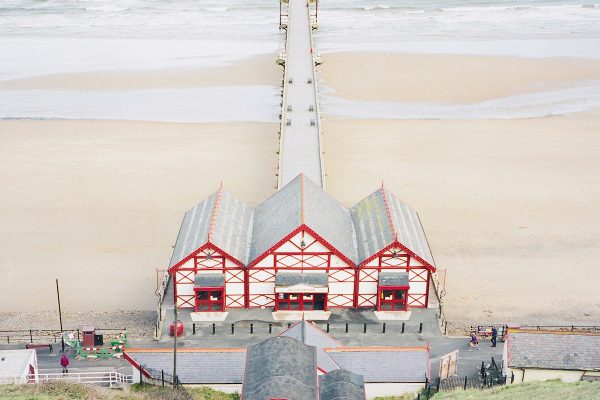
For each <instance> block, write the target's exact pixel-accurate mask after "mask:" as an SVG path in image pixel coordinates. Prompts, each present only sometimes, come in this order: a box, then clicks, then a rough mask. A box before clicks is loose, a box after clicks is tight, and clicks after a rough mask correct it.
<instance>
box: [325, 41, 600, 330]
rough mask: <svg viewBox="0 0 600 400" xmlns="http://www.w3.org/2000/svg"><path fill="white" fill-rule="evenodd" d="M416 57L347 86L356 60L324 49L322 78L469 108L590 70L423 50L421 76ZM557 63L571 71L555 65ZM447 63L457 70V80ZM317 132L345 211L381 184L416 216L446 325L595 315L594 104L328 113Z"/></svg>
mask: <svg viewBox="0 0 600 400" xmlns="http://www.w3.org/2000/svg"><path fill="white" fill-rule="evenodd" d="M362 56H366V54H362ZM369 56H371V55H369ZM345 57H346V58H345ZM378 57H384V56H383V55H379V56H378ZM419 58H421V56H408V55H400V54H397V55H389V60H390V61H389V63H385V67H382V66H381V65H379V64H378V67H377V68H378V69H379V71H378V72H379V73H377V74H369V75H368V76H369V79H364V78H363V80H362V81H360V84H355V85H349V82H352V81H353V80H354V79H356V78H357V74H359V73H360V71H361V70H362V69H363V68H364V64H361V63H366V61H364V62H361V61H360V60H361V59H364V60H366V57H364V58H361V54H360V53H354V54H351V53H349V54H346V55H343V54H331V55H327V56H325V57H324V65H323V68H322V69H321V77H322V80H323V81H324V84H325V85H326V86H330V87H332V88H333V89H335V90H336V92H335V93H334V94H333V95H339V96H345V97H348V98H351V99H358V100H371V99H386V100H389V101H448V102H469V101H478V100H484V99H487V98H494V97H496V96H499V95H510V94H513V93H519V92H523V91H527V90H529V91H531V90H539V88H545V87H556V86H565V85H573V84H577V83H578V82H581V81H584V80H587V79H595V77H597V75H596V74H597V73H598V71H599V70H598V64H597V62H592V61H588V60H571V59H568V60H530V59H515V58H510V57H509V58H506V57H492V58H489V59H488V58H485V57H483V58H482V57H470V56H466V57H462V56H431V57H424V61H423V62H424V63H428V64H429V67H428V68H425V69H421V70H419V69H418V68H415V65H417V64H418V63H419V62H420V61H419ZM401 61H402V62H401ZM463 61H464V63H463ZM382 62H383V60H382ZM482 63H483V64H485V65H488V66H489V68H483V67H482ZM565 63H566V64H572V68H568V69H564V70H562V69H561V68H563V67H564V66H565V65H566V64H565ZM545 65H547V66H548V68H545V67H544V68H542V67H543V66H545ZM561 65H562V66H561ZM446 67H448V68H446ZM536 68H539V71H538V72H539V73H537V74H535V73H534V72H535V69H536ZM448 70H449V71H452V72H454V73H458V72H459V70H462V71H463V72H462V73H461V74H460V79H458V80H455V79H450V77H452V78H453V77H454V75H453V74H447V73H446V72H444V71H448ZM499 71H502V74H501V77H502V79H499V75H498V73H499ZM471 74H474V75H475V79H473V80H471V79H469V77H470V76H471ZM406 76H410V77H411V79H408V78H406ZM442 82H445V84H441V83H442ZM534 83H535V85H534ZM338 85H339V86H338ZM438 87H439V90H438ZM377 88H379V91H377ZM384 88H386V89H385V90H384ZM323 129H324V148H325V153H326V155H325V157H326V160H325V165H326V173H327V189H328V191H329V192H330V193H332V194H333V195H334V196H336V197H338V198H339V199H341V200H342V201H343V202H344V203H345V204H347V205H350V204H352V203H354V202H356V201H358V200H360V199H361V198H363V197H364V196H366V195H368V194H369V193H371V192H372V191H373V190H374V188H376V187H378V186H379V185H380V184H381V182H382V181H383V182H384V183H385V185H386V186H387V187H388V188H389V189H390V190H392V191H393V192H394V193H396V194H397V195H398V196H399V197H400V198H401V199H403V200H404V201H406V202H407V203H408V204H409V205H411V206H412V207H413V208H415V209H416V210H417V211H418V212H419V215H420V218H421V220H422V222H423V224H424V227H425V231H426V233H427V235H428V239H429V242H430V245H431V248H432V251H433V254H434V257H435V259H436V262H437V265H438V267H439V268H442V269H446V270H447V296H446V298H445V299H444V301H445V306H446V313H447V314H448V317H449V319H450V320H453V321H456V322H459V321H460V322H462V323H478V322H479V323H481V322H500V323H506V322H527V323H545V324H561V323H562V324H564V323H569V324H571V323H579V324H592V323H597V321H598V319H599V318H600V295H599V294H598V291H597V282H598V281H600V272H599V271H598V269H597V268H596V266H595V261H594V260H595V259H596V258H597V257H598V256H600V249H599V248H598V246H597V244H598V243H599V240H600V228H598V227H599V226H600V213H598V200H599V199H600V178H599V176H600V165H599V164H598V159H599V157H600V150H599V149H600V137H598V132H600V112H598V111H593V112H588V113H582V114H568V115H565V116H552V117H545V118H532V119H507V120H462V121H459V120H348V119H342V118H339V117H335V116H325V118H324V123H323Z"/></svg>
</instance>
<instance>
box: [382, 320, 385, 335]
mask: <svg viewBox="0 0 600 400" xmlns="http://www.w3.org/2000/svg"><path fill="white" fill-rule="evenodd" d="M381 333H385V322H384V323H383V328H382V331H381Z"/></svg>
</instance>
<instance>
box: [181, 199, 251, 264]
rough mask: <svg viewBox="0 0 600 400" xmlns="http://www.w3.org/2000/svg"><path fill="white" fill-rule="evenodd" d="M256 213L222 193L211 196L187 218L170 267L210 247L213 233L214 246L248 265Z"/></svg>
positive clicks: (190, 211) (186, 215)
mask: <svg viewBox="0 0 600 400" xmlns="http://www.w3.org/2000/svg"><path fill="white" fill-rule="evenodd" d="M219 197H220V198H219ZM252 213H253V211H252V209H251V208H250V207H248V206H247V205H246V204H244V203H242V202H241V201H239V200H238V199H236V198H235V197H234V196H233V195H231V194H229V193H228V192H226V191H224V190H222V189H221V190H219V191H217V192H215V193H213V194H211V195H210V196H208V198H206V199H205V200H204V201H202V202H200V203H198V204H197V205H196V206H194V207H193V208H192V209H191V210H189V211H188V212H187V213H186V214H185V216H184V218H183V222H182V223H181V228H180V230H179V235H178V236H177V242H176V243H175V249H174V250H173V255H172V257H171V262H170V263H169V267H172V266H173V265H175V264H177V263H178V262H180V261H181V260H183V259H184V258H186V257H187V256H189V255H190V254H191V253H192V252H194V251H195V250H197V249H198V248H200V247H201V246H203V245H204V244H206V243H207V242H208V241H209V232H210V242H211V243H213V244H214V245H215V246H217V247H219V248H220V249H221V250H223V251H225V252H226V253H228V254H229V255H231V256H232V257H234V258H235V259H237V260H239V261H240V262H242V263H244V264H246V262H247V252H248V251H247V250H248V242H249V236H250V235H251V231H250V229H251V222H252ZM213 216H214V225H213V227H212V231H211V222H212V221H213Z"/></svg>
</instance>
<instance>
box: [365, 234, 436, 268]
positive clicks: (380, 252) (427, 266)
mask: <svg viewBox="0 0 600 400" xmlns="http://www.w3.org/2000/svg"><path fill="white" fill-rule="evenodd" d="M392 247H399V248H401V249H402V250H404V251H405V252H406V253H407V254H409V255H410V256H411V257H414V258H415V259H416V260H417V261H419V262H420V263H421V264H423V266H422V267H420V268H427V269H428V270H430V271H431V272H435V271H436V268H435V267H434V266H433V265H431V264H429V263H428V262H427V261H425V260H423V259H422V258H421V257H419V256H418V255H417V254H415V252H413V251H412V250H410V249H409V248H408V247H406V246H405V245H403V244H402V243H400V242H399V241H397V240H394V242H393V243H391V244H389V245H387V246H386V247H384V248H383V249H381V250H380V251H378V252H377V253H375V254H373V255H372V256H371V257H369V258H367V259H366V260H364V261H363V262H362V263H360V264H359V266H358V267H359V268H363V267H365V268H370V267H368V266H367V264H368V263H370V262H371V261H373V260H374V259H376V258H377V257H380V256H381V255H383V254H385V252H386V251H388V250H389V249H390V248H392ZM415 267H416V268H419V267H417V266H415ZM373 268H376V267H373Z"/></svg>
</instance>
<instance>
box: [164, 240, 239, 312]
mask: <svg viewBox="0 0 600 400" xmlns="http://www.w3.org/2000/svg"><path fill="white" fill-rule="evenodd" d="M202 272H222V273H223V274H225V287H224V293H223V297H224V307H225V308H228V307H238V308H243V307H244V297H245V293H244V290H245V283H244V264H243V263H242V262H241V261H239V260H237V259H235V258H233V257H232V256H230V255H229V254H227V253H225V252H224V251H222V250H221V249H219V248H218V247H217V246H215V245H213V244H212V243H206V244H204V245H203V246H202V247H200V248H199V249H197V250H196V251H194V252H193V253H192V254H190V255H188V256H187V257H186V258H184V259H183V260H181V261H180V262H178V263H177V264H175V265H173V266H172V267H171V268H169V273H170V274H171V275H172V276H173V282H174V299H173V300H174V301H176V303H177V304H178V306H179V308H194V309H195V308H196V302H197V291H195V290H194V279H195V277H196V274H197V273H202ZM212 290H215V289H214V288H213V289H212Z"/></svg>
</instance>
